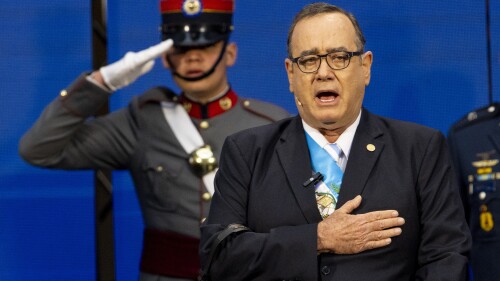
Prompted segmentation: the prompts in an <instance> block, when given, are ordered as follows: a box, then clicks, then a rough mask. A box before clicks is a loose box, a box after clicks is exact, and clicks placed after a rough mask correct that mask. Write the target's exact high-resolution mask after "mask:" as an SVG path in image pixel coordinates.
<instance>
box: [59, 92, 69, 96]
mask: <svg viewBox="0 0 500 281" xmlns="http://www.w3.org/2000/svg"><path fill="white" fill-rule="evenodd" d="M59 94H60V95H61V97H65V96H67V95H68V91H66V90H62V91H61V92H60V93H59Z"/></svg>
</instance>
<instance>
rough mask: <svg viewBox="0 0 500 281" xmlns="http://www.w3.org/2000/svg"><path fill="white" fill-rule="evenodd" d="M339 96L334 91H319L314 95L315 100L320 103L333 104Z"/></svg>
mask: <svg viewBox="0 0 500 281" xmlns="http://www.w3.org/2000/svg"><path fill="white" fill-rule="evenodd" d="M338 96H339V94H338V93H337V92H335V91H321V92H318V93H317V94H316V100H317V101H319V102H321V103H330V102H334V101H335V99H336V98H337V97H338Z"/></svg>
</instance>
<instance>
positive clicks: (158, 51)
mask: <svg viewBox="0 0 500 281" xmlns="http://www.w3.org/2000/svg"><path fill="white" fill-rule="evenodd" d="M173 44H174V41H173V40H172V39H167V40H165V41H162V42H160V43H159V44H156V45H154V46H151V47H149V48H147V49H146V50H143V51H140V52H138V53H137V55H138V59H139V61H138V62H139V63H145V62H147V61H150V60H153V59H155V58H157V57H159V56H161V55H162V54H164V53H165V52H167V51H168V50H169V49H170V48H171V47H172V45H173Z"/></svg>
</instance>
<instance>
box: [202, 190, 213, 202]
mask: <svg viewBox="0 0 500 281" xmlns="http://www.w3.org/2000/svg"><path fill="white" fill-rule="evenodd" d="M201 198H202V199H203V201H210V199H212V195H210V193H208V192H205V193H203V195H202V196H201Z"/></svg>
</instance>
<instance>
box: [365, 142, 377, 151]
mask: <svg viewBox="0 0 500 281" xmlns="http://www.w3.org/2000/svg"><path fill="white" fill-rule="evenodd" d="M366 150H368V151H370V152H374V151H375V145H373V144H371V143H370V144H367V145H366Z"/></svg>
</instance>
